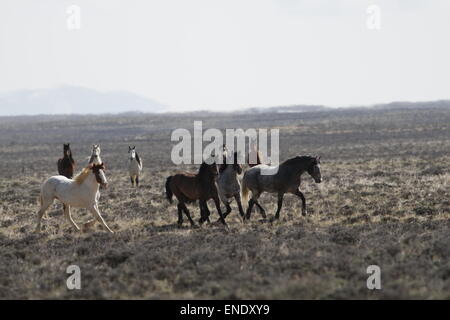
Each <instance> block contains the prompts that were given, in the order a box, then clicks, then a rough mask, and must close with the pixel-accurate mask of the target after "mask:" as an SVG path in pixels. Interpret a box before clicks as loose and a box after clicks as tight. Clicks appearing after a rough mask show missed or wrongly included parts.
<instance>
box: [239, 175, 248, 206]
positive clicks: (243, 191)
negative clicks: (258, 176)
mask: <svg viewBox="0 0 450 320" xmlns="http://www.w3.org/2000/svg"><path fill="white" fill-rule="evenodd" d="M249 191H250V189H249V188H248V186H247V180H246V179H245V175H244V179H243V180H242V186H241V194H242V195H241V198H242V205H243V206H244V207H245V208H246V207H247V205H248V192H249Z"/></svg>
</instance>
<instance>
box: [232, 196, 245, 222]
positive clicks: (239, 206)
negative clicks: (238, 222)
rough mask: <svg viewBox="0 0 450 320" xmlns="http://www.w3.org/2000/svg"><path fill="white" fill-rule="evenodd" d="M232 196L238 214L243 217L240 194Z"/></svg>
mask: <svg viewBox="0 0 450 320" xmlns="http://www.w3.org/2000/svg"><path fill="white" fill-rule="evenodd" d="M234 198H235V199H236V203H237V205H238V208H239V214H240V215H241V218H242V219H244V215H245V214H244V209H243V208H242V202H241V195H240V194H239V193H237V194H235V195H234Z"/></svg>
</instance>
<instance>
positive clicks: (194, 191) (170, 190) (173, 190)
mask: <svg viewBox="0 0 450 320" xmlns="http://www.w3.org/2000/svg"><path fill="white" fill-rule="evenodd" d="M217 177H218V171H217V165H216V164H215V163H213V164H207V163H205V162H203V163H202V165H201V166H200V169H199V171H198V173H197V174H194V173H189V172H182V173H178V174H175V175H173V176H170V177H168V178H167V180H166V197H167V200H169V202H170V203H172V196H173V195H175V197H176V198H177V200H178V205H177V207H178V225H179V226H181V225H182V224H183V211H184V213H185V214H186V216H187V217H188V219H189V222H190V223H191V225H192V226H195V223H194V221H193V220H192V218H191V214H190V213H189V210H188V208H187V207H186V203H193V202H195V201H197V200H198V201H199V204H200V213H201V218H200V220H199V222H200V223H203V222H205V221H209V218H208V216H209V209H208V205H207V204H206V202H207V201H208V200H209V199H213V200H214V203H215V205H216V208H217V212H218V213H219V216H220V221H221V222H222V224H224V225H226V223H225V220H224V217H223V214H222V211H221V210H220V200H219V193H218V190H217V185H216V180H217Z"/></svg>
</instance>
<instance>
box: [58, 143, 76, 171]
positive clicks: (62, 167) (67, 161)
mask: <svg viewBox="0 0 450 320" xmlns="http://www.w3.org/2000/svg"><path fill="white" fill-rule="evenodd" d="M74 169H75V160H73V157H72V150H70V143H67V144H64V156H63V158H61V159H59V160H58V173H59V174H60V175H61V176H64V177H66V178H69V179H72V178H73V171H74Z"/></svg>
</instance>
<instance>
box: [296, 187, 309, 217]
mask: <svg viewBox="0 0 450 320" xmlns="http://www.w3.org/2000/svg"><path fill="white" fill-rule="evenodd" d="M294 194H295V195H296V196H298V197H300V199H302V216H306V214H307V211H306V199H305V196H304V195H303V192H301V191H300V190H299V189H297V190H296V191H295V193H294Z"/></svg>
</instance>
